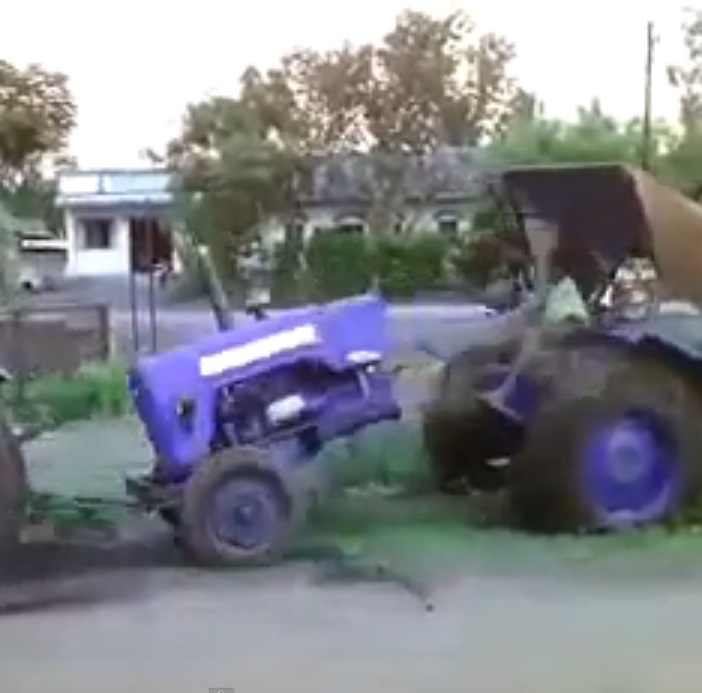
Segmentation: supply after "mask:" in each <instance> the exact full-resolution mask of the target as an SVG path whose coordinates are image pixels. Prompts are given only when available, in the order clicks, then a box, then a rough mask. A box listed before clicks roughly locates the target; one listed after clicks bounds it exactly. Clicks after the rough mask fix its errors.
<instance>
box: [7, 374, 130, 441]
mask: <svg viewBox="0 0 702 693" xmlns="http://www.w3.org/2000/svg"><path fill="white" fill-rule="evenodd" d="M130 406H131V405H130V401H129V396H128V392H127V377H126V368H125V366H124V364H122V363H119V362H106V363H91V364H87V365H85V366H83V367H81V368H80V369H78V371H76V372H75V373H74V374H72V375H67V376H60V375H57V376H49V377H43V378H38V379H36V380H32V381H30V382H29V383H27V385H26V388H25V391H24V396H23V397H22V399H21V400H20V401H19V402H16V403H13V404H11V408H12V409H13V410H14V413H15V416H16V417H17V418H18V419H20V420H21V421H23V422H25V423H31V424H37V425H39V426H42V427H45V428H57V427H59V426H62V425H63V424H66V423H70V422H73V421H83V420H89V419H93V418H96V417H106V418H108V417H120V416H124V415H125V414H126V413H128V412H129V411H130Z"/></svg>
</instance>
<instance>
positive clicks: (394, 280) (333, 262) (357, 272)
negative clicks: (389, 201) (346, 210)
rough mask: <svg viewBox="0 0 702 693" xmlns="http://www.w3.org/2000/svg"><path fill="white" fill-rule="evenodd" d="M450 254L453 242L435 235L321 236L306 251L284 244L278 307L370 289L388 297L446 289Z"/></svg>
mask: <svg viewBox="0 0 702 693" xmlns="http://www.w3.org/2000/svg"><path fill="white" fill-rule="evenodd" d="M447 250H448V243H447V242H446V241H445V240H444V239H442V238H440V237H438V236H436V235H418V236H408V237H403V238H392V237H387V236H383V237H380V238H367V237H364V236H362V235H360V234H358V235H357V234H347V233H340V232H333V231H329V232H324V233H319V234H317V235H315V236H314V237H313V238H312V239H311V240H310V241H309V242H308V244H307V246H306V248H305V249H304V251H302V250H299V249H298V248H296V247H293V246H290V245H288V246H286V245H285V244H283V245H282V246H281V247H280V248H279V249H278V251H277V255H278V257H277V260H278V265H277V267H276V271H275V279H274V298H275V300H276V303H277V304H278V305H280V304H281V303H290V302H292V301H295V300H297V301H304V300H313V301H326V300H333V299H336V298H341V297H344V296H348V295H351V294H356V293H362V292H364V291H368V290H369V289H370V288H371V287H373V288H377V289H379V290H380V291H381V292H382V293H383V294H384V295H386V296H387V297H389V298H407V297H410V296H412V295H414V294H415V293H416V292H417V291H422V290H430V289H433V288H437V287H438V286H440V285H441V283H442V281H443V279H444V277H445V264H446V258H447ZM303 258H304V263H303V262H301V260H302V259H303ZM303 265H304V269H303Z"/></svg>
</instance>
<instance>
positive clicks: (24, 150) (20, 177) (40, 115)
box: [0, 60, 76, 190]
mask: <svg viewBox="0 0 702 693" xmlns="http://www.w3.org/2000/svg"><path fill="white" fill-rule="evenodd" d="M75 123H76V105H75V103H74V100H73V96H72V94H71V91H70V89H69V86H68V79H67V77H66V76H65V75H63V74H61V73H58V72H50V71H47V70H45V69H43V68H42V67H40V66H38V65H29V66H28V67H26V68H18V67H16V66H14V65H12V64H11V63H9V62H7V61H5V60H0V187H2V188H3V189H4V190H13V189H15V188H16V187H17V186H19V185H22V183H23V182H24V181H26V180H27V179H28V178H36V177H40V174H41V170H42V166H43V165H44V164H46V163H57V162H59V161H60V160H61V158H62V157H63V156H64V155H65V153H66V147H67V145H68V139H69V136H70V134H71V132H72V130H73V128H74V126H75Z"/></svg>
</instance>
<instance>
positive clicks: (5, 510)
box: [0, 414, 28, 569]
mask: <svg viewBox="0 0 702 693" xmlns="http://www.w3.org/2000/svg"><path fill="white" fill-rule="evenodd" d="M27 492H28V483H27V470H26V467H25V463H24V456H23V455H22V449H21V447H20V445H19V443H18V441H17V439H16V438H15V436H14V434H13V432H12V429H11V428H10V425H9V423H8V421H7V419H6V418H5V416H4V414H0V569H2V568H3V567H4V566H5V565H6V562H7V561H9V560H11V559H12V556H13V551H14V549H16V547H17V544H18V542H19V537H20V532H21V529H22V525H23V521H24V502H25V499H26V494H27Z"/></svg>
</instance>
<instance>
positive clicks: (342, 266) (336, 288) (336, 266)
mask: <svg viewBox="0 0 702 693" xmlns="http://www.w3.org/2000/svg"><path fill="white" fill-rule="evenodd" d="M305 259H306V265H307V269H308V273H309V277H308V279H309V284H310V290H311V294H312V295H311V298H312V299H313V300H329V299H335V298H341V297H343V296H348V295H349V294H357V293H362V292H364V291H367V290H368V288H369V287H370V286H371V285H372V282H373V267H372V251H371V248H370V246H369V244H368V243H367V241H366V239H365V238H364V237H363V236H361V235H357V234H343V233H320V234H317V235H316V236H314V238H312V240H311V241H310V242H309V244H308V245H307V249H306V257H305Z"/></svg>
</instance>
